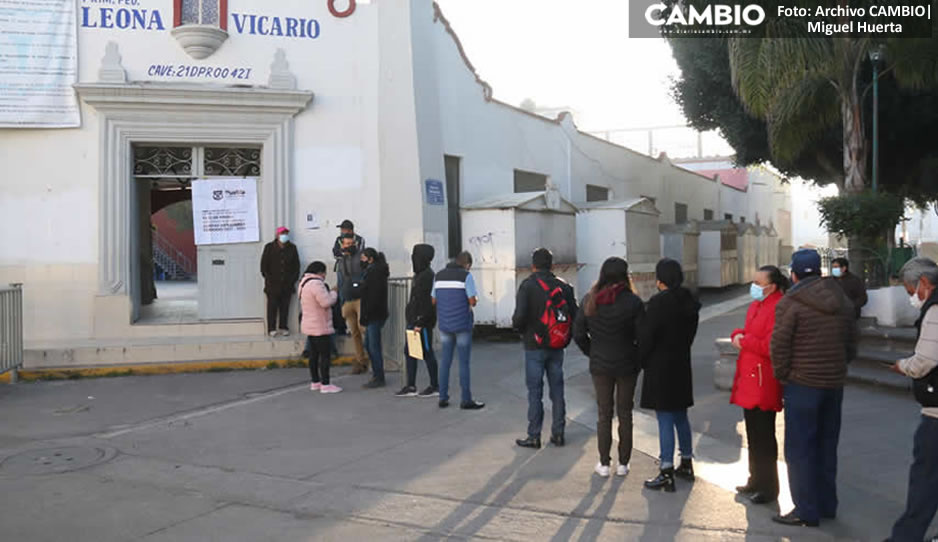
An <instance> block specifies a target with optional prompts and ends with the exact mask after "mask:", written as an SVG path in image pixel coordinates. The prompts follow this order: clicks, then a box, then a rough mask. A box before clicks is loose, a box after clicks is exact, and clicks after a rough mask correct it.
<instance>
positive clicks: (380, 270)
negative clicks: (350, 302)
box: [359, 247, 391, 389]
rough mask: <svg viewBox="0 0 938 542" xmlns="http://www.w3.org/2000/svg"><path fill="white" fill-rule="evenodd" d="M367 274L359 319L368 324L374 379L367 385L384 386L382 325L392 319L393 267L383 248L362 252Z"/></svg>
mask: <svg viewBox="0 0 938 542" xmlns="http://www.w3.org/2000/svg"><path fill="white" fill-rule="evenodd" d="M361 262H362V269H363V278H362V298H361V313H360V316H359V323H360V324H361V325H362V326H363V327H364V328H365V345H366V347H367V349H368V357H369V358H371V373H372V374H371V380H369V381H368V382H367V383H366V384H365V385H364V386H363V387H364V388H366V389H374V388H383V387H384V386H385V382H384V353H383V352H382V351H381V329H382V328H383V327H384V323H385V322H386V321H387V320H388V277H389V276H390V273H391V272H390V270H389V268H388V262H387V260H386V259H385V257H384V253H383V252H378V251H377V250H375V249H373V248H371V247H368V248H366V249H365V250H364V251H362V255H361Z"/></svg>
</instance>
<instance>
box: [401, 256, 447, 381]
mask: <svg viewBox="0 0 938 542" xmlns="http://www.w3.org/2000/svg"><path fill="white" fill-rule="evenodd" d="M435 255H436V251H435V250H434V248H433V245H425V244H418V245H414V249H413V252H412V253H411V256H410V261H411V264H413V269H414V280H413V284H412V285H411V288H410V299H409V300H408V301H407V308H406V309H405V318H406V324H407V329H410V330H414V331H416V332H417V333H419V334H420V338H421V342H422V343H423V361H424V363H426V364H427V373H428V374H429V376H430V385H429V386H427V387H426V388H424V390H423V391H421V392H420V393H417V358H415V357H413V356H411V355H410V351H407V350H406V348H407V345H406V344H405V346H404V348H405V354H406V356H407V385H406V386H404V387H403V388H402V389H401V391H399V392H397V393H396V394H395V395H396V396H397V397H438V396H439V395H440V388H439V385H440V383H439V380H438V378H437V370H438V368H437V362H436V355H435V354H434V353H433V328H434V326H436V307H434V306H433V295H432V292H433V281H434V277H435V275H434V273H433V269H432V268H431V267H430V265H431V263H432V262H433V257H434V256H435Z"/></svg>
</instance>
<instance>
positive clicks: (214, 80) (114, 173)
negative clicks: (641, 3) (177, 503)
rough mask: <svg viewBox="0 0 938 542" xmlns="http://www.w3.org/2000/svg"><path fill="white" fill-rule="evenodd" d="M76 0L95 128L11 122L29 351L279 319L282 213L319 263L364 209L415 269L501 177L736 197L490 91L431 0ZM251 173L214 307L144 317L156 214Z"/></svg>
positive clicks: (208, 270)
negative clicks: (275, 253)
mask: <svg viewBox="0 0 938 542" xmlns="http://www.w3.org/2000/svg"><path fill="white" fill-rule="evenodd" d="M62 5H63V9H70V7H69V6H71V5H72V3H71V2H68V1H65V0H63V2H62ZM75 10H76V11H75V13H74V14H75V20H76V21H77V23H76V27H75V29H74V30H75V34H76V36H75V43H76V49H75V51H76V53H77V64H76V66H77V72H76V74H75V81H74V85H73V89H74V99H75V100H77V108H78V109H77V112H78V114H79V116H80V123H79V124H78V125H75V126H69V127H60V128H47V127H38V126H30V125H25V124H24V125H20V126H16V127H6V128H0V154H2V157H3V160H4V163H5V165H6V167H7V172H6V175H4V176H3V177H2V178H0V282H3V283H6V282H11V283H14V282H15V283H23V284H24V291H25V300H26V301H25V316H24V318H25V321H24V327H25V334H26V340H27V343H28V345H30V348H33V349H42V348H51V347H53V346H57V347H63V348H64V347H69V346H71V345H85V346H88V345H91V346H94V345H102V344H104V345H106V344H130V343H133V342H134V341H136V342H137V343H139V344H145V343H147V341H152V340H155V339H160V340H163V341H167V342H170V343H172V342H174V341H175V342H179V343H180V344H181V342H180V341H182V339H186V341H188V342H190V343H192V346H191V348H189V349H188V350H186V351H185V352H182V351H180V352H179V353H178V354H174V355H175V356H176V357H178V358H179V359H202V358H200V357H199V356H207V355H208V354H204V353H203V354H200V353H199V352H200V350H199V348H200V345H201V346H204V344H205V343H208V342H212V341H216V340H220V341H229V342H230V341H231V340H232V339H236V338H238V337H259V336H263V334H264V323H263V317H264V295H263V292H262V289H263V286H262V281H261V279H260V276H259V263H258V262H259V258H260V253H261V250H262V248H263V245H264V243H266V242H268V241H270V240H272V239H273V238H274V235H275V229H276V228H277V227H278V226H282V225H285V226H287V227H289V228H290V229H291V230H292V235H293V241H294V242H295V243H296V245H297V246H298V249H299V252H300V257H301V261H302V265H303V266H305V265H306V264H307V263H308V262H310V261H313V260H316V259H319V260H324V261H326V262H330V261H331V260H332V252H331V247H332V244H333V242H334V240H335V238H336V234H337V229H336V226H337V225H338V224H339V223H340V222H341V221H342V220H344V219H352V220H353V221H354V222H355V224H356V230H357V231H358V232H359V233H361V234H362V235H364V236H365V238H366V241H367V243H368V245H370V246H375V247H377V248H379V249H380V250H382V251H383V252H384V253H385V254H386V255H387V257H388V260H389V262H390V264H391V268H392V275H395V276H406V275H407V274H408V273H409V270H410V258H409V253H410V248H411V247H412V246H413V245H414V244H415V243H421V242H425V243H429V244H432V245H433V246H434V247H436V252H437V259H436V261H435V262H434V266H435V267H436V268H439V267H441V266H442V265H443V263H444V262H445V260H446V258H447V257H448V256H451V255H453V254H455V253H456V252H457V251H458V250H460V249H463V248H467V249H468V248H470V247H469V242H468V240H467V239H465V238H464V236H463V235H462V233H461V230H460V223H461V222H460V221H461V218H460V217H461V209H463V208H465V207H470V206H472V205H474V204H476V203H478V202H480V201H484V200H487V199H491V198H499V197H502V196H504V195H507V194H513V193H517V192H536V191H545V190H550V191H553V192H557V193H559V195H560V196H562V198H563V199H564V200H566V201H569V202H572V203H573V204H574V205H576V203H577V202H581V203H585V202H588V201H599V200H626V199H633V198H642V197H645V198H648V199H650V200H651V201H653V202H654V204H655V205H656V206H657V208H658V209H660V211H661V216H660V222H661V223H662V224H664V223H673V222H675V221H682V220H688V219H703V218H706V214H707V211H708V210H712V211H714V212H718V211H719V210H720V209H721V208H720V201H721V199H720V198H721V190H722V189H721V187H720V186H718V183H717V182H715V181H714V180H713V179H711V178H707V177H706V176H703V175H700V174H697V173H694V172H691V171H688V170H686V169H683V168H681V167H677V166H675V165H674V164H672V163H671V162H670V161H669V160H668V159H667V157H666V156H662V157H660V158H658V159H653V158H650V157H647V156H644V155H641V154H639V153H636V152H633V151H631V150H628V149H626V148H624V147H621V146H617V145H614V144H611V143H609V142H606V141H603V140H601V139H598V138H596V137H593V136H590V135H587V134H584V133H582V132H580V131H579V130H578V129H577V127H576V125H575V123H574V119H573V118H572V116H571V115H566V114H561V115H559V116H558V117H557V118H553V119H550V118H545V117H543V116H540V115H536V114H532V113H529V112H525V111H523V110H521V109H519V108H516V107H514V106H511V105H508V104H505V103H502V102H500V101H498V100H496V99H495V98H494V97H493V95H492V89H491V87H490V86H489V85H488V84H487V83H486V82H485V81H483V80H482V79H481V78H480V76H479V74H478V73H477V72H476V70H475V69H474V68H473V66H472V64H471V62H470V61H469V59H468V58H467V57H466V55H465V53H464V51H463V48H462V46H461V44H460V42H459V39H458V37H457V36H456V35H455V33H454V32H453V30H452V27H451V26H450V25H449V23H448V22H447V20H446V18H445V16H444V15H443V13H442V12H441V11H440V9H439V7H438V6H436V5H435V4H434V3H432V2H431V0H381V1H380V2H373V3H368V2H361V1H359V2H348V1H336V0H313V1H309V0H303V1H300V0H270V1H267V2H263V3H259V2H249V1H248V0H139V1H136V2H133V3H132V5H131V3H126V4H123V3H101V2H96V1H92V0H79V1H78V2H77V4H76V5H75ZM60 32H66V31H65V30H60ZM239 178H240V179H242V180H245V179H249V180H251V186H256V208H257V211H256V213H257V223H258V233H257V239H256V240H254V241H251V242H242V243H234V244H232V243H228V244H224V243H223V244H214V245H200V246H198V247H197V248H193V249H192V250H194V251H195V252H194V253H195V254H196V256H195V258H196V259H197V265H194V264H193V267H197V271H195V272H194V273H193V274H194V275H196V277H197V280H192V281H190V283H191V284H192V287H193V288H194V290H192V293H190V295H194V296H195V297H196V299H197V301H198V308H197V309H196V310H195V312H190V313H185V314H183V315H176V316H173V317H172V318H170V319H169V320H165V319H164V320H157V321H149V322H148V320H147V313H148V309H147V307H149V306H151V305H152V304H153V302H154V299H153V298H154V296H155V298H156V300H161V302H162V301H168V300H167V295H163V296H161V295H160V287H161V286H156V287H155V290H156V291H155V292H154V291H153V289H154V279H153V277H154V269H156V268H157V267H160V265H159V262H155V261H154V260H155V259H156V256H154V254H157V253H159V252H160V251H163V249H162V248H160V246H161V245H160V243H162V242H163V241H162V240H161V239H162V238H164V237H167V236H163V235H160V234H158V228H157V233H153V230H154V228H155V223H154V220H153V218H152V217H153V216H154V215H155V214H156V213H157V212H159V211H163V210H165V209H168V208H169V206H172V205H178V204H180V203H187V202H189V203H188V204H191V199H192V196H191V193H192V183H193V182H194V181H198V180H202V179H207V180H211V179H239ZM780 205H783V206H784V204H783V203H780ZM759 212H760V213H762V212H763V211H759ZM764 212H765V215H764V216H776V214H775V211H769V210H766V211H764ZM178 214H179V213H177V215H178ZM184 221H185V220H183V222H184ZM177 222H178V221H177ZM159 223H160V224H166V223H167V222H165V220H164V219H163V218H161V219H160V222H159ZM174 223H176V222H174ZM163 227H164V228H165V227H166V226H163ZM154 247H156V248H154ZM167 250H170V249H167ZM170 251H171V250H170ZM163 252H165V251H163ZM180 252H186V251H185V250H182V251H180ZM519 265H521V264H519ZM183 267H184V266H183ZM163 271H165V270H163ZM162 276H163V275H160V277H162ZM196 277H189V278H196ZM482 295H484V293H483V294H482ZM170 297H171V296H170ZM294 311H295V308H294ZM170 313H171V314H173V313H172V311H170ZM177 316H178V317H177ZM291 321H292V322H295V318H294V317H293V316H291ZM200 341H201V342H200ZM182 342H185V341H182ZM187 344H188V343H187ZM203 350H204V349H203ZM153 355H154V359H153V360H154V361H157V360H163V359H164V358H159V356H160V355H163V354H156V353H154V354H153ZM211 355H212V356H215V357H217V356H218V354H217V353H213V354H211ZM224 355H225V356H238V357H240V356H242V355H256V350H252V351H251V352H250V353H245V352H240V353H239V352H238V351H235V350H231V351H228V352H227V353H225V354H224ZM138 360H139V361H146V360H144V359H142V358H139V359H138ZM99 361H101V362H107V361H106V360H99ZM34 363H39V362H38V361H34ZM48 363H49V364H57V363H53V362H51V361H50V362H48Z"/></svg>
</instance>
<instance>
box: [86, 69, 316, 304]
mask: <svg viewBox="0 0 938 542" xmlns="http://www.w3.org/2000/svg"><path fill="white" fill-rule="evenodd" d="M75 88H76V90H77V91H78V94H79V96H80V97H81V99H82V100H84V102H85V103H87V104H88V105H90V106H91V107H93V108H95V110H96V111H97V112H98V125H99V141H100V148H99V153H100V155H99V165H98V167H99V175H100V184H99V200H98V201H99V206H98V217H97V218H98V223H99V225H98V231H99V238H98V261H99V265H98V292H99V295H102V296H126V295H130V294H131V293H132V292H131V291H130V284H131V282H132V281H131V273H132V268H131V242H132V240H131V236H132V233H131V232H132V227H131V219H132V217H131V216H130V215H131V204H132V202H131V195H132V194H131V189H132V187H131V185H130V183H131V179H132V176H133V160H132V153H131V145H133V144H134V143H137V142H147V143H186V144H188V143H191V144H193V145H196V144H202V143H205V142H211V143H220V144H237V145H258V146H261V147H262V149H263V151H262V153H263V154H262V157H261V159H262V163H263V164H264V167H263V168H262V171H261V176H260V178H259V195H260V197H261V207H260V212H261V214H262V216H264V217H265V218H267V222H265V223H264V224H262V226H261V227H262V231H261V235H262V238H263V237H264V236H270V235H272V234H273V231H272V230H271V231H269V232H265V231H264V228H268V229H270V228H273V227H274V226H273V224H290V223H292V220H291V219H292V216H291V215H292V213H291V207H290V204H289V203H290V200H291V198H290V189H291V184H290V181H291V178H292V173H293V172H292V165H293V153H294V145H293V118H294V116H295V115H297V114H298V113H300V112H301V111H303V110H304V109H305V108H306V107H307V105H308V104H309V103H310V101H311V100H312V99H313V93H311V92H306V91H297V90H287V89H284V90H281V89H269V88H231V87H208V86H205V87H202V86H199V87H195V86H185V85H176V84H169V85H164V84H153V83H146V84H112V83H95V84H81V85H76V87H75Z"/></svg>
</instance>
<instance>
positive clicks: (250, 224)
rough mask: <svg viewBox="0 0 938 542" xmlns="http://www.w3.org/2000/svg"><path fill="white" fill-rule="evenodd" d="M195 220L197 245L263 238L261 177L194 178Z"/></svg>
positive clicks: (242, 241)
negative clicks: (259, 201) (259, 204)
mask: <svg viewBox="0 0 938 542" xmlns="http://www.w3.org/2000/svg"><path fill="white" fill-rule="evenodd" d="M192 223H193V225H194V229H195V244H196V245H200V246H201V245H224V244H231V243H256V242H257V241H259V240H260V231H259V230H258V226H257V179H242V178H232V179H204V180H198V181H193V182H192Z"/></svg>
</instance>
